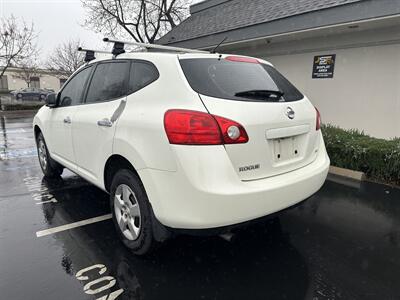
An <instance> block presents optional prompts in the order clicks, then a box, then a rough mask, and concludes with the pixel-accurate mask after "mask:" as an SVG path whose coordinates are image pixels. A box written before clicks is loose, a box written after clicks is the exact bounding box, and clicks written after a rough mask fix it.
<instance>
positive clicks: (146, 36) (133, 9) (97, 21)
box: [81, 0, 192, 44]
mask: <svg viewBox="0 0 400 300" xmlns="http://www.w3.org/2000/svg"><path fill="white" fill-rule="evenodd" d="M81 1H82V4H83V6H84V7H85V8H86V10H87V12H88V15H89V16H88V18H87V19H86V22H85V25H86V26H87V27H89V28H91V29H93V30H94V31H96V32H99V33H104V34H106V35H110V36H121V35H122V36H123V35H125V36H126V35H128V36H130V37H132V38H133V39H134V40H135V41H136V42H142V43H143V42H147V43H151V44H152V43H154V41H155V40H157V39H158V38H160V37H161V36H162V35H163V34H165V33H167V32H168V31H169V30H171V28H173V27H175V26H176V25H178V24H179V23H180V22H181V21H182V20H183V19H184V18H185V17H186V16H187V13H188V6H189V5H190V3H191V2H192V0H81Z"/></svg>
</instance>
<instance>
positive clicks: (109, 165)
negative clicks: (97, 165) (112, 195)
mask: <svg viewBox="0 0 400 300" xmlns="http://www.w3.org/2000/svg"><path fill="white" fill-rule="evenodd" d="M121 169H128V170H130V171H132V172H133V173H134V174H135V175H136V176H137V177H138V178H139V179H140V176H139V174H138V172H137V171H136V168H135V167H134V166H133V164H132V163H131V162H130V161H129V160H128V159H127V158H125V157H124V156H122V155H119V154H113V155H111V156H110V157H109V158H108V159H107V162H106V164H105V165H104V174H103V180H104V188H105V189H106V191H107V192H110V187H111V183H112V179H113V177H114V175H115V174H116V173H117V172H118V171H119V170H121Z"/></svg>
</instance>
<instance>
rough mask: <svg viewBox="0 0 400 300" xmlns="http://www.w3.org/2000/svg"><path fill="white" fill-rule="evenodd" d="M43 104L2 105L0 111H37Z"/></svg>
mask: <svg viewBox="0 0 400 300" xmlns="http://www.w3.org/2000/svg"><path fill="white" fill-rule="evenodd" d="M43 105H44V104H43V103H38V104H2V105H1V106H0V110H3V111H10V110H38V109H39V108H41V107H42V106H43Z"/></svg>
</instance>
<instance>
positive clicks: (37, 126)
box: [33, 125, 42, 141]
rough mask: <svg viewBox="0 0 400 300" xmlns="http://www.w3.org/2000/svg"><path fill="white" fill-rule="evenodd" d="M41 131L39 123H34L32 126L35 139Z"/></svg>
mask: <svg viewBox="0 0 400 300" xmlns="http://www.w3.org/2000/svg"><path fill="white" fill-rule="evenodd" d="M41 132H42V130H41V129H40V127H39V125H35V126H34V127H33V133H34V135H35V141H36V140H37V138H38V136H39V133H41Z"/></svg>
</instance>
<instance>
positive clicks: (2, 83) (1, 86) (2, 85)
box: [0, 75, 8, 91]
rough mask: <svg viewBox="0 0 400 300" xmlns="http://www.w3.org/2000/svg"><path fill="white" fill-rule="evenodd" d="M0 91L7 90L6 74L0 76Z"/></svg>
mask: <svg viewBox="0 0 400 300" xmlns="http://www.w3.org/2000/svg"><path fill="white" fill-rule="evenodd" d="M0 91H8V80H7V75H3V76H1V77H0Z"/></svg>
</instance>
